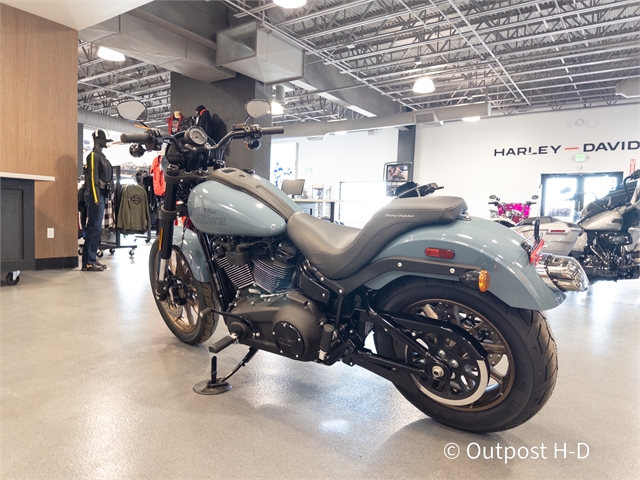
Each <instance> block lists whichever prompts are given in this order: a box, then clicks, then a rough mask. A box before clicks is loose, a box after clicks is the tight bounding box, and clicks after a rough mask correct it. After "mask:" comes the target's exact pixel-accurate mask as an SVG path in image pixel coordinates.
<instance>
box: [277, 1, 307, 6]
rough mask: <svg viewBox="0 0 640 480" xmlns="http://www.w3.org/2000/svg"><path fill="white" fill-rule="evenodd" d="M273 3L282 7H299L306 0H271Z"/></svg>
mask: <svg viewBox="0 0 640 480" xmlns="http://www.w3.org/2000/svg"><path fill="white" fill-rule="evenodd" d="M273 3H275V4H276V5H278V6H280V7H282V8H300V7H303V6H304V5H305V4H306V3H307V0H273Z"/></svg>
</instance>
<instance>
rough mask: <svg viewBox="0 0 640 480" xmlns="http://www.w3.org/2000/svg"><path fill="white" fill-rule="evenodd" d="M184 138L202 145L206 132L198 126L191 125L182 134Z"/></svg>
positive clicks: (205, 140)
mask: <svg viewBox="0 0 640 480" xmlns="http://www.w3.org/2000/svg"><path fill="white" fill-rule="evenodd" d="M184 137H185V140H186V141H187V142H189V143H193V144H195V145H204V144H205V143H206V142H207V134H206V132H205V131H204V130H203V129H202V128H200V127H191V128H190V129H189V130H187V131H186V132H185V134H184Z"/></svg>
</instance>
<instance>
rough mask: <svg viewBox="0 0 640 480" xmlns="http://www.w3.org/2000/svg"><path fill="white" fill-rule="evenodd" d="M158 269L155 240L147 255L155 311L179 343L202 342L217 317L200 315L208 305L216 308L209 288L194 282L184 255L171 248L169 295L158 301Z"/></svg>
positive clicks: (213, 328) (211, 331)
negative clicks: (158, 312)
mask: <svg viewBox="0 0 640 480" xmlns="http://www.w3.org/2000/svg"><path fill="white" fill-rule="evenodd" d="M159 267H160V254H159V249H158V241H156V242H155V243H154V244H153V246H152V247H151V252H150V254H149V279H150V283H151V288H152V292H153V296H154V298H155V301H156V305H157V307H158V310H159V311H160V314H161V315H162V318H163V320H164V321H165V323H166V324H167V326H168V327H169V329H170V330H171V331H172V332H173V334H174V335H175V336H176V337H177V338H178V339H179V340H180V341H182V342H184V343H188V344H190V345H196V344H199V343H202V342H205V341H206V340H208V339H209V337H211V335H212V334H213V332H214V331H215V328H216V326H217V323H218V316H217V315H216V314H215V313H213V312H211V313H209V314H207V315H204V316H201V315H200V312H202V311H203V310H204V309H205V308H206V307H207V306H208V305H210V306H212V307H213V308H217V307H216V306H215V304H214V303H213V298H214V297H213V289H212V287H211V285H210V284H209V283H204V282H199V281H198V280H196V279H195V278H194V276H193V272H192V271H191V268H190V267H189V263H188V262H187V260H186V258H185V256H184V255H183V254H182V252H181V251H180V250H179V249H178V248H177V247H173V249H172V251H171V258H170V259H169V260H168V261H167V277H166V278H167V281H168V282H169V295H167V298H166V299H164V300H160V298H159V297H158V295H157V294H156V293H155V292H156V285H157V278H158V269H159Z"/></svg>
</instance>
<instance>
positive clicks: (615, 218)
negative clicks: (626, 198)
mask: <svg viewBox="0 0 640 480" xmlns="http://www.w3.org/2000/svg"><path fill="white" fill-rule="evenodd" d="M578 225H580V226H581V227H582V228H584V229H585V230H599V231H603V232H616V231H618V230H621V229H622V215H621V214H620V213H619V212H617V211H615V210H612V211H609V212H603V213H599V214H597V215H594V216H593V217H591V218H587V219H586V220H584V221H581V222H578Z"/></svg>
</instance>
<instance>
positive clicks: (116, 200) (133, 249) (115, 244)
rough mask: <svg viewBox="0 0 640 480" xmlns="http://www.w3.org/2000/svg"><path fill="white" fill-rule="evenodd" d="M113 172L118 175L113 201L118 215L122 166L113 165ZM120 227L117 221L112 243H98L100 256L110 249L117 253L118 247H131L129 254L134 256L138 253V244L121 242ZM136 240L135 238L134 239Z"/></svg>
mask: <svg viewBox="0 0 640 480" xmlns="http://www.w3.org/2000/svg"><path fill="white" fill-rule="evenodd" d="M113 172H114V174H115V177H116V189H115V191H116V194H115V195H114V197H115V198H114V202H113V208H114V210H115V211H116V215H117V212H118V211H119V209H120V196H119V195H118V194H119V192H120V180H121V177H120V173H121V172H120V166H114V167H113ZM120 235H121V234H120V229H119V228H118V225H117V223H116V231H115V237H116V241H115V242H113V243H111V242H100V244H99V245H98V257H102V255H103V254H104V253H103V252H104V250H109V253H110V254H112V255H113V254H114V253H116V249H118V248H129V249H130V250H129V256H130V257H133V255H134V254H135V253H136V248H138V246H137V245H122V243H120ZM134 241H135V240H134Z"/></svg>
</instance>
